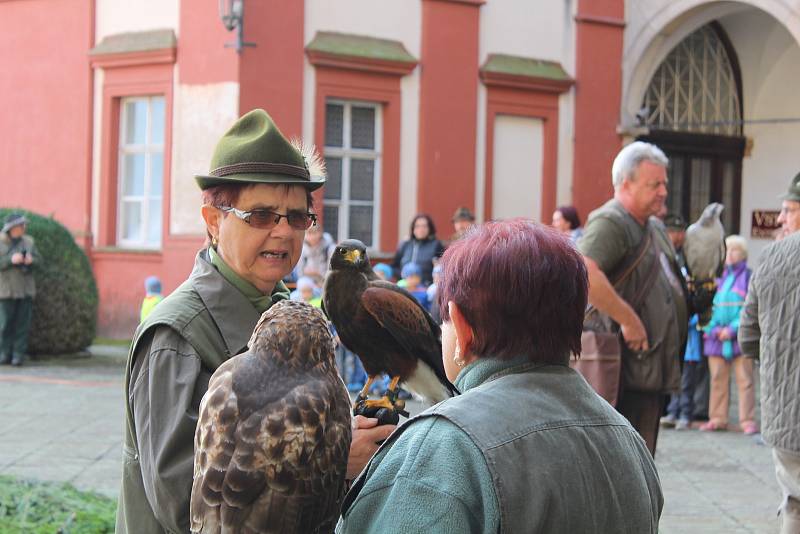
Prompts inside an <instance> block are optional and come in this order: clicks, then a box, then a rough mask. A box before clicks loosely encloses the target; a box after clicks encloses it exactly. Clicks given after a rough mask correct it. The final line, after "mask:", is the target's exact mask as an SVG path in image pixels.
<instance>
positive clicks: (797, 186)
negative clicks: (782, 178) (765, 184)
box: [781, 172, 800, 202]
mask: <svg viewBox="0 0 800 534" xmlns="http://www.w3.org/2000/svg"><path fill="white" fill-rule="evenodd" d="M781 200H793V201H795V202H800V172H799V173H797V175H795V177H794V178H792V181H791V183H789V191H787V192H786V194H785V195H783V196H782V197H781Z"/></svg>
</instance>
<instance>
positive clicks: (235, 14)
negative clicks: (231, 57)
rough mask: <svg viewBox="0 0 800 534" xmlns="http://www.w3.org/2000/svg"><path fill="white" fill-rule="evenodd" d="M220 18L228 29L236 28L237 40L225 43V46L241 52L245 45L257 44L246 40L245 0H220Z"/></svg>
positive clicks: (238, 52)
mask: <svg viewBox="0 0 800 534" xmlns="http://www.w3.org/2000/svg"><path fill="white" fill-rule="evenodd" d="M219 18H220V19H221V20H222V24H223V25H224V26H225V29H226V30H228V31H232V30H233V29H234V28H235V29H236V42H233V43H225V48H235V49H236V53H237V54H241V53H242V48H244V47H245V46H256V44H255V43H248V42H246V41H245V40H244V0H219Z"/></svg>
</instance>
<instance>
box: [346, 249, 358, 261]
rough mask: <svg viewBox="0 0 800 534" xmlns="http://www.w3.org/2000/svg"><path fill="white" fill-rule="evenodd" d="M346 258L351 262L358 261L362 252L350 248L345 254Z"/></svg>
mask: <svg viewBox="0 0 800 534" xmlns="http://www.w3.org/2000/svg"><path fill="white" fill-rule="evenodd" d="M344 259H346V260H347V261H348V262H350V263H357V262H358V260H360V259H361V252H360V251H358V250H355V249H353V250H348V251H347V252H346V253H345V255H344Z"/></svg>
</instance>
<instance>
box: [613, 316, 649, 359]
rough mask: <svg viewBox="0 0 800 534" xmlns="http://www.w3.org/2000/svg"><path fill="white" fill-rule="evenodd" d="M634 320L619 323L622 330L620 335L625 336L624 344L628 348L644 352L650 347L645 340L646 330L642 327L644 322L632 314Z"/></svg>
mask: <svg viewBox="0 0 800 534" xmlns="http://www.w3.org/2000/svg"><path fill="white" fill-rule="evenodd" d="M633 318H634V319H635V321H632V322H629V323H623V324H620V328H621V330H622V337H623V338H625V344H627V345H628V348H629V349H631V350H632V351H636V352H644V351H646V350H647V349H649V348H650V344H649V343H648V342H647V331H646V330H645V329H644V324H642V320H641V319H639V316H637V315H634V316H633Z"/></svg>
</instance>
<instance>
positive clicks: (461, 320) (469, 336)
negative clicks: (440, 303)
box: [447, 300, 475, 356]
mask: <svg viewBox="0 0 800 534" xmlns="http://www.w3.org/2000/svg"><path fill="white" fill-rule="evenodd" d="M447 309H448V311H449V312H450V322H451V323H453V328H455V331H456V338H457V340H458V341H457V342H458V345H459V349H460V350H461V354H463V355H464V356H466V355H467V354H469V353H470V347H471V345H472V340H473V338H474V336H475V334H474V333H473V331H472V326H471V325H470V324H469V323H468V322H467V319H466V318H465V317H464V314H463V313H461V308H459V307H458V304H456V303H455V302H453V301H452V300H451V301H449V302H448V303H447Z"/></svg>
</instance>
